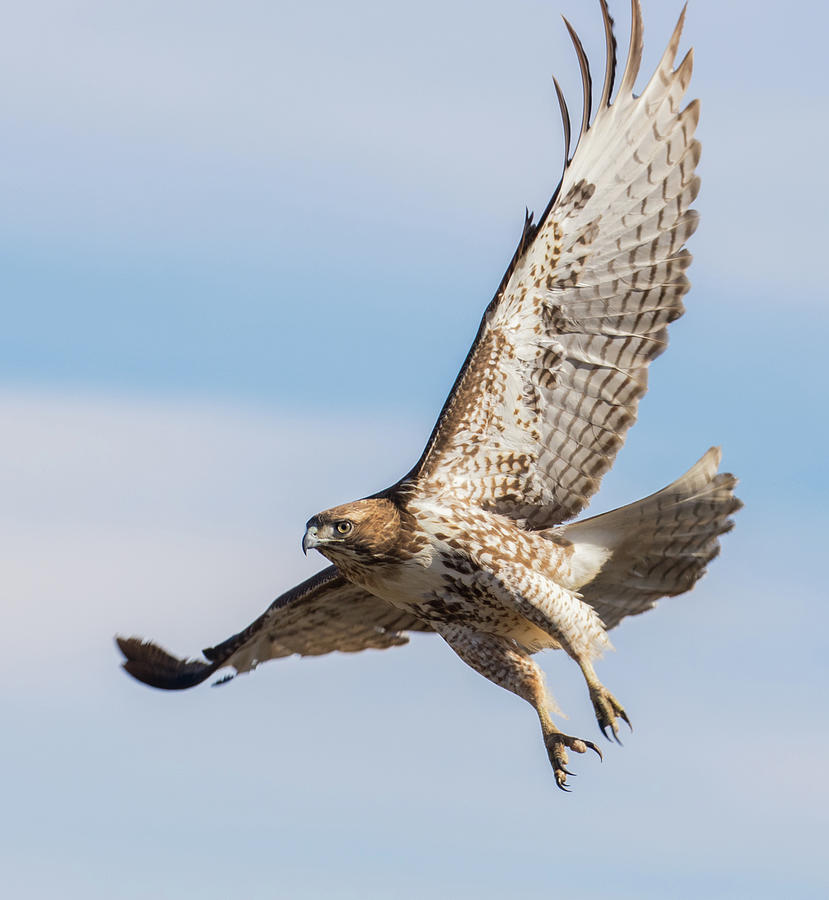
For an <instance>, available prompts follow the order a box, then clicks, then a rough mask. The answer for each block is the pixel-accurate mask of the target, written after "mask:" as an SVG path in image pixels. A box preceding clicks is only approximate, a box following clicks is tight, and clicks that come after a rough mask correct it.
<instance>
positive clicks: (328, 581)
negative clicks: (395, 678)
mask: <svg viewBox="0 0 829 900" xmlns="http://www.w3.org/2000/svg"><path fill="white" fill-rule="evenodd" d="M431 630H432V629H431V628H430V627H429V626H428V625H427V624H426V623H425V622H423V621H421V620H420V619H418V618H417V617H416V616H413V615H411V614H409V613H406V612H402V611H401V610H399V609H396V608H395V607H394V606H391V604H389V603H386V602H385V601H384V600H381V599H380V598H379V597H375V596H374V595H373V594H369V593H368V592H367V591H365V590H363V589H362V588H361V587H358V586H357V585H355V584H352V583H351V582H349V581H346V580H345V578H343V577H342V575H340V574H339V572H338V571H337V569H336V568H335V567H334V566H329V567H328V568H327V569H323V570H322V572H320V573H319V574H317V575H315V576H314V577H313V578H309V579H308V580H307V581H303V582H302V584H299V585H297V586H296V587H295V588H293V589H292V590H290V591H288V592H287V593H285V594H283V595H282V596H281V597H279V598H278V599H277V600H274V602H273V603H272V604H271V605H270V606H269V607H268V609H266V610H265V612H264V613H262V615H261V616H259V618H258V619H256V621H255V622H252V623H251V624H250V625H248V627H247V628H245V629H244V631H240V632H239V633H238V634H234V635H233V637H230V638H228V639H227V640H226V641H223V642H222V643H221V644H218V645H217V646H216V647H210V648H208V649H207V650H203V651H202V652H203V653H204V656H205V657H206V661H205V660H183V659H177V658H176V657H175V656H171V655H170V654H169V653H167V652H166V651H165V650H162V649H161V647H159V646H157V645H156V644H153V643H151V642H150V641H142V640H141V639H140V638H121V637H119V638H116V640H117V642H118V646H119V647H120V648H121V652H122V653H123V654H124V656H125V657H126V662H124V664H123V665H124V668H125V669H126V670H127V672H129V673H130V675H132V676H133V677H134V678H137V679H138V680H139V681H143V682H144V683H145V684H149V685H152V687H157V688H164V689H166V690H180V689H182V688H188V687H193V686H194V685H196V684H200V683H201V682H202V681H204V680H205V679H206V678H209V677H210V676H211V675H212V674H213V673H214V672H216V671H217V670H219V669H222V668H224V667H225V666H232V667H233V668H234V669H236V672H237V674H241V673H242V672H249V671H251V670H252V669H255V668H256V666H258V665H259V663H263V662H265V661H266V660H269V659H279V658H280V657H283V656H291V655H293V654H295V653H298V654H299V655H301V656H319V655H321V654H323V653H331V652H332V651H334V650H340V651H342V652H344V653H353V652H356V651H357V650H367V649H369V648H375V649H378V650H380V649H384V648H385V647H396V646H399V645H400V644H405V643H407V641H408V638H407V637H406V634H405V632H406V631H431ZM231 677H232V676H231Z"/></svg>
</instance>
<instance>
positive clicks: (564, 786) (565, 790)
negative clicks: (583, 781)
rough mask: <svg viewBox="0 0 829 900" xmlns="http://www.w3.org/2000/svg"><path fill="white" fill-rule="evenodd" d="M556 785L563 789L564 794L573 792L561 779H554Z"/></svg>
mask: <svg viewBox="0 0 829 900" xmlns="http://www.w3.org/2000/svg"><path fill="white" fill-rule="evenodd" d="M556 785H557V786H558V789H559V790H560V791H564V793H565V794H572V793H573V792H572V791H571V790H570V788H568V787H567V785H566V784H565V783H564V782H563V781H556Z"/></svg>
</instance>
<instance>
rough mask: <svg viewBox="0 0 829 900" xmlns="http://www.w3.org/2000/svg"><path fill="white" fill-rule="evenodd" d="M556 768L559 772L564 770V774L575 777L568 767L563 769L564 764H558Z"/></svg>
mask: <svg viewBox="0 0 829 900" xmlns="http://www.w3.org/2000/svg"><path fill="white" fill-rule="evenodd" d="M558 770H559V772H564V774H565V775H570V776H571V777H572V778H575V777H576V775H575V773H574V772H571V771H570V770H569V769H565V768H564V766H559V767H558Z"/></svg>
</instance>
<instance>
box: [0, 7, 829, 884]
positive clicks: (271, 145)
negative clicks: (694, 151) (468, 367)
mask: <svg viewBox="0 0 829 900" xmlns="http://www.w3.org/2000/svg"><path fill="white" fill-rule="evenodd" d="M596 6H597V5H596ZM615 6H616V8H615V9H614V10H613V11H614V13H616V17H617V21H618V23H619V27H618V34H619V37H620V43H622V44H623V45H624V41H625V38H624V35H625V33H626V29H627V22H628V10H627V7H626V4H625V3H624V2H621V3H620V4H615ZM620 6H621V8H619V7H620ZM678 12H679V5H678V4H672V3H656V2H653V0H651V2H647V3H645V7H644V15H645V66H644V68H645V69H649V68H651V67H652V66H653V64H654V63H655V60H656V59H657V58H658V56H659V54H660V52H661V50H662V47H663V46H664V43H665V41H666V40H667V37H668V35H669V33H670V30H671V28H672V26H673V21H674V19H675V17H676V15H677V14H678ZM560 13H564V14H566V15H567V16H568V17H569V18H571V20H572V21H573V23H574V25H575V26H576V27H577V28H578V30H579V31H580V33H581V35H582V37H583V39H584V41H585V45H586V47H587V49H588V52H589V53H590V55H591V58H592V59H593V60H594V67H595V68H596V70H597V71H601V67H602V64H603V62H602V61H603V56H602V53H603V40H602V32H601V20H600V17H599V15H598V9H597V8H596V9H594V8H593V5H592V4H576V3H572V2H571V3H569V4H568V3H558V4H557V3H556V2H529V0H523V2H514V3H510V4H507V3H492V2H489V3H487V2H485V3H474V4H473V3H461V2H444V3H441V4H437V3H432V2H424V3H421V4H418V5H417V6H414V7H413V6H410V5H402V4H401V5H392V4H387V3H384V4H381V3H368V2H354V3H351V4H348V5H347V7H346V6H345V5H341V4H333V3H307V4H304V5H302V6H301V7H300V6H298V5H293V4H282V3H254V2H241V3H237V4H233V5H232V6H230V5H228V4H224V3H219V2H213V3H211V2H207V3H184V2H182V3H176V4H169V3H160V2H159V3H153V2H145V3H139V4H111V3H102V2H97V0H90V2H85V3H81V2H74V3H68V2H67V3H58V2H33V3H29V4H25V5H24V4H18V5H17V6H16V7H15V8H14V9H13V10H12V9H10V10H9V11H8V13H7V15H6V17H5V19H4V28H3V30H2V34H0V141H2V146H3V148H4V150H3V156H4V162H5V166H4V167H3V171H2V172H0V196H2V197H3V201H2V203H0V298H2V301H0V302H2V314H3V328H2V329H1V330H0V420H1V421H2V422H3V423H4V428H3V433H4V439H3V441H2V442H1V443H0V497H2V498H3V502H2V504H0V590H1V591H2V595H3V597H4V602H3V609H4V619H5V627H4V628H3V637H2V638H0V646H2V651H3V652H2V653H0V676H2V677H0V684H2V687H0V714H1V715H2V717H3V721H4V723H5V726H6V728H5V733H6V740H5V741H3V742H2V745H0V764H1V765H2V767H3V770H4V771H5V772H6V773H7V779H6V784H5V786H4V799H3V806H4V809H5V810H6V815H5V816H4V817H3V823H2V825H0V848H2V849H0V867H2V869H3V871H4V873H6V875H5V876H4V877H5V879H6V881H7V883H9V884H10V885H11V886H12V888H13V892H14V895H15V896H16V897H21V898H46V897H54V896H62V897H68V898H75V897H78V898H81V897H83V898H90V897H91V898H98V897H100V898H112V897H119V898H121V897H123V898H132V897H146V896H157V897H176V898H181V897H200V898H220V897H222V898H223V897H227V896H233V895H237V894H239V895H241V894H244V895H246V896H248V897H251V898H270V897H290V898H294V897H296V898H315V897H336V898H351V897H354V898H357V897H360V898H363V897H377V898H381V897H383V898H385V897H389V896H394V897H404V898H409V897H411V898H415V897H423V896H453V897H455V896H456V897H470V898H472V897H475V898H479V897H481V898H488V897H493V898H494V897H503V896H507V895H508V896H515V897H522V898H523V897H526V898H536V897H546V896H548V895H549V894H550V892H551V891H552V890H554V889H558V890H560V891H566V892H569V893H570V894H571V895H573V896H576V897H579V898H587V900H591V898H594V897H596V898H598V897H605V896H608V895H610V896H614V897H623V898H627V897H630V898H634V897H635V898H664V897H665V896H671V897H696V896H699V895H700V894H704V895H706V896H710V897H715V898H718V897H723V898H725V897H729V898H730V897H742V896H751V897H761V898H762V897H778V896H780V895H781V894H782V893H786V894H787V895H789V896H798V897H818V896H824V895H825V893H826V890H827V876H826V873H825V866H824V864H823V862H822V855H823V853H824V850H825V848H824V847H823V844H824V843H825V842H824V841H823V839H822V835H823V834H825V833H826V827H827V824H829V822H827V818H828V816H827V800H829V796H828V794H829V792H828V791H827V786H829V779H827V775H826V771H825V761H826V759H827V755H828V754H829V727H828V726H827V721H826V714H825V709H826V699H825V684H826V674H827V666H826V659H827V651H829V647H828V646H827V637H826V634H827V629H828V628H829V621H828V620H829V615H827V607H826V598H825V594H826V591H825V587H824V582H823V571H822V561H823V557H824V555H825V535H826V527H825V507H826V501H827V494H829V490H827V480H826V476H825V458H826V450H825V448H826V446H827V437H829V435H827V427H826V416H825V403H824V401H823V393H824V391H825V387H826V377H825V374H824V358H825V349H824V343H825V334H826V330H827V326H829V307H827V302H826V300H827V297H826V293H827V292H826V288H825V285H824V281H823V276H822V260H823V257H824V255H825V247H826V246H827V226H826V214H825V204H826V195H827V174H826V167H825V161H824V156H825V146H826V139H827V136H829V135H827V127H826V115H825V114H826V109H827V91H826V86H825V78H824V76H823V72H822V67H823V65H824V62H823V53H824V51H823V46H822V35H823V34H825V33H826V28H827V26H829V15H827V13H826V11H825V10H823V9H822V8H818V7H816V6H815V5H814V4H809V3H806V2H792V3H789V4H787V5H786V6H785V9H782V10H778V11H776V12H775V14H774V16H772V15H768V14H765V13H762V12H759V11H758V7H757V6H756V5H755V4H748V3H743V2H733V3H727V4H718V3H711V2H705V0H697V2H694V3H692V5H691V8H690V10H689V14H688V22H687V25H686V37H685V40H684V46H685V47H688V46H690V45H691V44H693V45H694V46H695V52H696V67H695V75H694V80H693V82H692V85H691V90H690V95H691V96H699V97H700V98H701V99H702V120H701V124H700V129H699V136H700V138H701V140H702V142H703V158H702V163H701V167H700V171H701V174H702V177H703V189H702V193H701V195H700V198H699V201H698V203H697V207H698V208H699V210H700V212H701V214H702V224H701V227H700V230H699V232H698V233H697V235H695V236H694V238H693V242H692V246H691V249H692V251H693V253H694V256H695V260H694V264H693V266H692V268H691V271H690V275H691V278H692V281H693V283H694V287H693V290H692V292H691V293H690V295H689V296H688V298H687V306H688V313H687V315H686V317H685V318H683V319H682V320H681V321H680V322H678V323H676V324H675V325H674V326H672V345H671V348H670V349H669V351H668V352H667V353H666V354H665V356H664V357H662V358H661V359H660V360H659V361H658V362H657V363H656V364H655V365H654V369H653V374H652V379H651V385H652V386H651V389H650V391H649V394H648V396H647V398H646V399H645V401H644V402H643V404H642V407H641V421H640V422H639V424H638V425H637V426H636V428H635V429H634V430H633V431H632V432H631V435H630V437H629V439H628V443H627V446H626V448H625V449H624V450H623V452H622V453H621V455H620V457H619V460H618V462H617V465H616V466H615V468H614V470H613V471H612V472H611V473H610V475H609V476H608V477H607V479H606V481H605V488H604V489H603V491H602V493H601V495H600V496H599V498H597V500H596V502H595V503H594V506H593V511H601V510H602V509H606V508H610V507H612V506H614V505H618V504H619V503H623V502H627V501H629V500H631V499H634V498H636V497H639V496H642V495H644V494H646V493H649V492H651V491H652V490H655V489H657V488H659V487H661V486H662V485H664V484H665V483H667V482H668V481H670V480H672V479H673V478H674V477H676V476H677V475H678V474H679V473H680V472H681V471H683V470H684V469H685V468H686V467H687V466H688V465H690V464H691V463H692V462H693V461H694V460H695V459H696V458H697V457H698V456H699V455H701V453H702V452H703V451H704V450H705V449H706V448H707V447H708V446H710V445H711V444H714V443H721V444H722V445H723V448H724V465H725V467H727V468H728V469H730V470H733V471H734V472H736V473H737V474H738V475H739V476H740V478H741V485H740V491H739V493H740V496H741V497H742V498H743V499H744V500H745V501H746V508H745V509H744V510H743V511H742V512H741V513H740V515H739V521H738V526H737V529H736V530H735V532H734V533H733V534H732V535H729V536H728V537H727V538H726V540H725V541H724V552H723V555H722V558H721V559H719V560H717V561H716V563H714V564H713V565H712V566H711V570H710V573H709V576H708V577H707V578H706V579H705V580H704V581H703V582H702V583H700V585H699V586H698V587H697V588H696V589H695V591H694V592H693V594H691V595H689V596H686V597H682V598H676V599H674V600H671V601H665V602H663V603H662V604H661V605H660V607H659V609H658V610H656V611H654V612H653V613H650V614H648V615H647V616H644V617H641V618H639V619H635V620H633V621H630V622H627V623H624V624H623V625H622V626H621V627H620V628H619V629H618V630H617V631H616V632H614V633H613V635H612V637H613V641H614V644H615V645H616V647H617V652H616V653H614V654H612V655H610V656H609V657H608V658H607V659H606V660H603V661H602V662H601V663H600V669H599V673H600V676H601V677H602V678H603V680H604V681H605V682H606V683H607V684H608V686H609V687H610V688H611V690H613V691H614V693H615V694H616V695H617V696H619V697H620V699H621V700H622V701H623V702H624V703H625V705H626V707H627V709H628V710H629V711H630V713H631V717H632V719H633V721H634V725H635V727H636V731H635V733H634V734H633V735H631V736H630V737H629V739H627V740H626V744H625V747H624V748H623V749H618V748H613V747H608V750H607V753H606V755H605V762H604V764H601V765H600V764H599V763H598V762H595V763H594V762H593V761H592V760H586V759H579V760H578V761H577V767H576V771H577V772H578V778H576V779H575V781H576V790H575V791H574V793H573V794H572V795H571V796H567V797H565V796H563V795H561V794H559V792H558V791H556V790H555V787H554V784H553V779H552V775H551V772H550V770H549V765H548V763H547V761H546V757H545V755H544V751H543V747H542V745H541V741H540V740H539V736H538V734H537V725H536V724H535V722H534V717H533V714H532V712H531V710H530V709H529V708H528V707H526V706H525V705H524V704H523V703H521V702H520V701H519V700H517V699H516V698H514V697H512V696H510V695H508V694H506V693H505V692H502V691H499V690H497V689H496V688H494V687H493V686H491V685H489V684H488V683H487V682H486V681H484V680H483V679H481V678H480V677H479V676H476V675H475V673H473V672H471V671H470V670H467V669H466V668H465V667H464V666H463V664H462V663H460V662H459V661H458V660H457V659H456V658H455V657H454V656H453V654H452V653H451V651H449V650H448V648H446V647H445V646H443V645H441V644H440V643H439V642H438V641H437V640H434V639H430V638H428V637H421V638H416V639H415V640H413V642H412V644H411V645H410V646H408V647H406V648H403V649H401V650H396V651H387V652H385V653H382V654H379V653H367V654H362V655H359V656H353V657H351V656H349V657H345V656H331V657H327V658H325V659H319V660H286V661H281V662H279V663H272V664H269V665H268V666H265V667H263V668H262V669H260V670H259V671H258V672H257V673H255V675H253V676H250V677H246V678H240V679H238V680H237V681H235V682H233V684H231V685H228V686H227V687H226V688H223V689H221V690H215V691H214V690H210V689H208V688H203V689H201V690H196V691H192V692H185V693H183V694H176V695H165V694H161V693H159V692H154V691H150V690H148V689H144V688H143V687H141V686H139V685H136V684H135V683H133V682H131V681H129V680H128V679H127V678H125V677H123V676H122V675H121V674H120V673H119V671H118V668H117V666H118V660H117V655H116V653H115V650H114V648H113V646H112V643H111V637H112V635H113V634H114V633H115V632H116V631H117V632H128V633H131V632H135V633H139V634H145V635H148V636H152V637H155V638H157V639H158V640H160V641H161V642H162V643H164V644H165V645H167V646H168V647H169V648H170V649H173V650H176V651H178V652H181V653H186V652H191V653H195V652H196V651H197V650H198V648H200V647H202V646H207V645H210V644H213V643H215V642H216V641H217V640H220V639H222V638H224V637H226V636H227V635H229V634H231V633H233V632H234V631H236V630H238V629H239V628H240V627H241V626H243V625H245V624H247V623H248V622H249V621H250V620H251V619H252V618H253V617H254V616H255V615H257V614H258V613H259V612H260V611H261V609H262V608H264V606H265V605H267V603H268V602H269V601H270V599H271V598H272V596H274V595H276V594H277V593H279V592H281V591H282V590H283V589H285V588H287V587H288V586H290V585H291V584H293V583H294V582H295V581H297V580H299V579H301V578H304V577H307V575H309V574H310V573H311V572H312V571H314V569H315V567H318V565H319V563H318V562H317V561H315V560H310V559H308V560H306V559H304V558H303V557H302V555H301V552H300V549H299V541H300V538H301V534H302V526H303V523H304V522H305V520H306V519H307V518H308V516H309V515H311V514H312V513H314V512H316V511H317V510H319V509H321V508H324V507H327V506H330V505H332V504H334V503H338V502H343V501H346V500H348V499H352V498H354V497H357V496H362V495H363V494H365V493H367V492H370V491H372V490H375V489H377V488H379V487H382V486H384V485H385V484H387V483H389V482H390V481H392V480H393V479H395V478H396V477H397V476H399V475H400V474H401V473H402V472H403V471H404V470H405V469H406V468H408V466H410V465H411V463H412V462H413V461H414V459H415V458H416V457H417V456H418V455H419V452H420V449H421V447H422V444H423V442H424V441H425V439H426V436H427V434H428V432H429V429H430V427H431V425H432V423H433V420H434V417H435V416H436V415H437V412H438V409H439V407H440V405H441V403H442V401H443V399H444V397H445V394H446V392H447V390H448V388H449V386H450V384H451V382H452V379H453V378H454V375H455V373H456V371H457V368H458V367H459V365H460V363H461V361H462V359H463V357H464V355H465V353H466V351H467V348H468V346H469V343H470V341H471V339H472V337H473V335H474V333H475V330H476V328H477V323H478V319H479V317H480V314H481V311H482V309H483V307H484V305H485V304H486V302H487V301H488V300H489V298H490V296H491V294H492V292H493V290H494V288H495V286H496V285H497V283H498V281H499V279H500V276H501V273H502V271H503V268H504V266H505V265H506V263H507V261H508V259H509V257H510V256H511V254H512V251H513V249H514V245H515V242H516V240H517V236H518V233H519V231H520V227H521V221H522V217H523V209H524V206H525V205H527V206H529V207H530V208H531V209H532V208H535V209H536V210H539V209H541V208H543V206H544V204H545V202H546V200H547V197H548V195H549V193H550V191H551V189H552V188H553V187H554V185H555V182H556V180H557V177H558V173H559V167H560V162H561V136H560V126H559V123H558V118H557V116H558V114H557V110H556V108H555V101H554V96H553V91H552V86H551V81H550V75H551V73H553V72H555V73H556V75H557V76H558V77H559V78H560V80H561V81H562V83H563V86H564V87H565V90H566V91H567V92H568V94H569V95H570V96H572V97H574V100H573V102H572V103H571V106H573V107H574V108H578V105H579V104H578V102H577V99H575V98H577V97H578V93H577V92H578V70H577V66H576V63H575V60H574V58H573V54H572V48H571V47H570V46H569V43H568V40H567V37H566V32H565V30H564V27H563V25H562V24H561V22H560V20H559V18H558V16H559V14H560ZM542 662H543V665H544V667H545V669H546V670H547V672H548V675H549V681H550V686H551V688H552V690H553V692H554V694H555V695H556V697H557V698H558V701H559V703H560V705H561V706H562V707H563V708H564V709H565V711H566V712H567V713H568V715H569V716H570V719H569V720H568V721H567V724H566V727H567V729H568V730H570V731H571V732H572V733H576V734H584V735H585V736H592V735H594V734H595V724H594V722H593V720H592V711H591V709H590V705H589V701H588V699H587V696H586V692H585V691H584V689H583V687H582V684H581V679H580V676H579V673H578V672H577V671H575V667H574V666H573V665H572V664H571V663H569V661H568V660H566V659H564V658H559V656H557V655H555V654H547V655H546V656H545V657H543V658H542Z"/></svg>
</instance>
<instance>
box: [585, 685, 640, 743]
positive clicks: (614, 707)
mask: <svg viewBox="0 0 829 900" xmlns="http://www.w3.org/2000/svg"><path fill="white" fill-rule="evenodd" d="M590 699H591V700H592V701H593V709H594V710H595V711H596V719H597V720H598V722H599V728H601V730H602V734H603V735H604V736H605V737H606V738H607V739H608V740H610V735H609V734H608V733H607V729H608V728H610V730H611V732H612V734H613V739H614V740H615V741H616V743H617V744H621V743H622V742H621V741H620V740H619V728H618V726H617V725H616V717H617V716H618V717H619V718H620V719H622V720H623V721H624V722H626V723H627V726H628V728H630V730H631V731H633V725H631V724H630V719H629V718H628V714H627V713H626V712H625V711H624V709H623V708H622V704H621V703H619V701H618V700H617V699H616V698H615V697H614V696H613V694H611V693H610V691H609V690H608V689H607V688H606V687H604V686H603V685H599V686H598V687H596V688H591V689H590Z"/></svg>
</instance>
